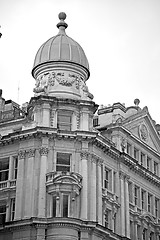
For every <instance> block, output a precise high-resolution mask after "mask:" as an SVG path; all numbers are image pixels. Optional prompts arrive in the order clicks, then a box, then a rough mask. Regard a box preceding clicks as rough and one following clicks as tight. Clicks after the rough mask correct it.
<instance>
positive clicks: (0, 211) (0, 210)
mask: <svg viewBox="0 0 160 240" xmlns="http://www.w3.org/2000/svg"><path fill="white" fill-rule="evenodd" d="M5 220H6V205H0V224H4V223H5Z"/></svg>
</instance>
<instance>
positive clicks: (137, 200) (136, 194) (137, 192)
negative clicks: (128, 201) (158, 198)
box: [134, 186, 139, 205]
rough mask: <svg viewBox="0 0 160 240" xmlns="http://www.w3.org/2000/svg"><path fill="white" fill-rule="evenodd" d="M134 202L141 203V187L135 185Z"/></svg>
mask: <svg viewBox="0 0 160 240" xmlns="http://www.w3.org/2000/svg"><path fill="white" fill-rule="evenodd" d="M134 204H135V205H139V187H137V186H135V187H134Z"/></svg>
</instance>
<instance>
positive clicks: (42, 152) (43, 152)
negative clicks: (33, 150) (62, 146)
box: [39, 147, 48, 156]
mask: <svg viewBox="0 0 160 240" xmlns="http://www.w3.org/2000/svg"><path fill="white" fill-rule="evenodd" d="M39 152H40V155H41V156H47V155H48V148H47V147H41V148H40V149H39Z"/></svg>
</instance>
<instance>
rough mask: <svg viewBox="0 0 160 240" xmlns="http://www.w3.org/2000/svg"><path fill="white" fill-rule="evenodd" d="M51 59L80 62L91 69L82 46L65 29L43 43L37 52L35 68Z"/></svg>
mask: <svg viewBox="0 0 160 240" xmlns="http://www.w3.org/2000/svg"><path fill="white" fill-rule="evenodd" d="M51 61H67V62H68V61H69V62H73V63H77V64H80V65H82V66H83V67H85V68H87V69H88V70H89V64H88V60H87V57H86V55H85V53H84V51H83V49H82V47H81V46H80V45H79V44H78V43H77V42H76V41H74V40H73V39H72V38H70V37H68V36H67V35H66V34H65V31H60V32H59V33H58V34H57V35H56V36H54V37H52V38H50V39H49V40H47V41H46V42H45V43H44V44H42V46H41V47H40V48H39V50H38V52H37V54H36V57H35V61H34V66H33V68H35V67H36V66H38V65H39V64H42V63H45V62H51Z"/></svg>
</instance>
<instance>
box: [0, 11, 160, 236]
mask: <svg viewBox="0 0 160 240" xmlns="http://www.w3.org/2000/svg"><path fill="white" fill-rule="evenodd" d="M64 20H65V14H64V13H61V14H60V23H59V24H58V25H57V26H58V28H59V34H58V35H57V36H56V37H53V38H52V42H51V40H50V42H49V44H51V43H52V44H51V45H49V44H48V45H45V44H44V45H42V46H43V47H42V49H41V48H40V50H39V51H38V53H37V55H36V60H35V64H34V68H33V71H32V75H33V77H34V78H35V81H36V86H35V88H34V97H32V98H31V100H30V102H29V103H28V104H24V105H23V107H22V108H20V106H19V105H18V104H16V103H14V102H13V101H11V100H9V101H5V99H4V98H3V97H2V93H1V96H0V134H1V135H0V136H1V137H0V239H3V240H8V239H10V240H26V239H31V240H33V239H34V240H35V239H37V240H51V239H63V240H67V239H73V240H87V239H92V240H102V239H115V240H120V239H131V240H135V239H141V240H143V239H146V240H149V239H154V240H159V239H160V191H159V190H160V138H159V125H156V124H155V122H154V121H153V120H152V119H151V117H150V115H149V113H148V109H147V108H144V109H140V108H139V106H138V105H135V106H132V107H129V108H126V107H125V106H124V105H122V104H120V103H116V104H113V106H108V107H101V108H99V109H98V105H96V104H95V103H94V102H93V95H92V94H91V93H90V92H89V90H88V87H87V85H86V81H87V79H88V78H89V68H88V62H87V59H86V56H85V54H84V53H83V50H82V49H81V48H79V45H78V44H77V43H76V42H75V43H74V42H73V40H71V39H69V37H68V36H66V35H65V28H66V27H67V25H66V23H65V22H64ZM57 39H64V41H61V42H60V44H62V45H63V44H65V41H68V43H69V44H70V45H69V46H70V49H72V48H73V46H76V49H78V48H79V51H80V52H82V53H83V54H81V55H76V54H77V53H75V52H74V51H72V52H71V56H70V60H68V59H67V60H66V61H65V59H64V56H67V55H65V54H64V53H63V54H62V56H63V59H60V60H59V61H58V60H56V59H55V58H54V59H51V56H52V55H54V54H53V53H51V54H49V55H48V56H49V59H47V61H46V56H45V48H47V47H48V46H49V49H51V46H52V48H53V49H54V47H53V46H54V44H55V42H54V41H55V40H56V41H57ZM66 39H68V40H66ZM59 46H61V45H59ZM61 47H62V49H64V46H61ZM53 49H52V50H53ZM73 49H74V48H73ZM73 49H72V50H73ZM65 51H67V50H65ZM41 54H42V55H43V56H41V57H40V55H41ZM79 56H81V57H83V59H81V60H80V59H79ZM54 57H55V55H54ZM43 59H44V62H43V61H42V60H43ZM73 59H74V61H73ZM135 102H136V104H137V101H135ZM97 109H98V112H97ZM96 112H97V114H96Z"/></svg>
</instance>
